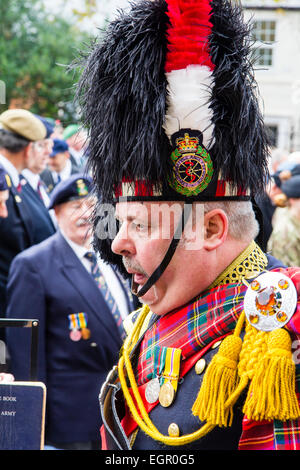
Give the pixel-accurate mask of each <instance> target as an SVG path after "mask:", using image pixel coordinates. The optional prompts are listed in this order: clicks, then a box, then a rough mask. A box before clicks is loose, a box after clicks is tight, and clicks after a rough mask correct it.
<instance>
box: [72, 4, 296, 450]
mask: <svg viewBox="0 0 300 470" xmlns="http://www.w3.org/2000/svg"><path fill="white" fill-rule="evenodd" d="M186 31H188V32H189V34H186ZM249 45H250V35H249V31H248V27H247V25H245V24H244V22H243V14H242V11H241V10H240V7H239V6H238V5H237V4H234V5H233V4H232V3H231V2H230V1H227V0H211V1H208V0H192V1H178V0H174V1H173V0H172V1H171V0H167V1H164V0H155V1H147V0H143V1H141V2H136V3H133V4H132V6H131V10H130V11H129V12H123V13H122V14H121V15H120V16H119V18H118V19H116V20H115V21H114V22H112V23H111V24H110V25H109V26H108V28H107V31H106V33H105V35H104V36H101V38H100V40H99V42H98V43H96V44H94V45H93V48H92V51H91V54H90V56H89V57H88V59H87V61H86V62H85V64H84V67H83V74H82V78H81V81H80V84H79V98H80V102H81V105H82V115H83V118H84V127H85V128H87V129H89V136H88V142H89V144H88V149H87V153H88V155H89V157H88V166H89V169H90V170H91V172H92V175H93V179H94V182H95V185H96V188H97V189H98V190H99V191H101V196H102V199H101V201H100V202H101V203H103V202H104V203H109V202H110V203H114V204H115V205H116V211H115V215H116V218H117V222H118V227H119V231H118V233H117V235H116V236H115V237H114V239H113V240H107V239H106V240H102V239H101V240H100V239H97V236H95V237H94V240H95V246H97V248H98V250H99V252H100V253H101V256H102V257H104V258H105V259H106V260H107V261H109V262H110V263H115V264H116V265H118V266H120V268H121V267H122V266H123V269H124V267H125V268H126V271H127V274H129V275H131V277H132V289H133V292H134V293H135V294H136V295H137V296H138V297H139V299H140V300H141V301H142V302H143V303H144V305H143V307H142V308H141V309H140V310H138V311H137V312H134V313H133V314H132V315H131V316H129V317H128V320H127V321H126V322H125V326H126V329H127V333H128V336H127V338H126V339H125V342H124V344H123V348H122V350H121V353H120V358H119V361H118V363H117V364H116V366H115V368H114V369H113V370H112V371H111V372H110V374H109V375H108V377H107V380H106V382H105V384H104V385H103V387H102V389H101V393H100V404H101V414H102V418H103V423H104V425H103V427H102V436H103V448H106V449H111V450H113V449H157V450H162V449H163V450H170V449H174V450H176V449H185V450H189V449H238V448H240V449H277V448H281V449H282V448H284V447H285V446H286V447H288V448H291V447H292V448H299V447H300V442H299V437H298V435H297V434H296V435H295V433H293V429H297V428H298V426H299V417H300V409H299V404H298V400H297V395H296V391H297V387H298V384H297V382H296V380H295V373H296V367H299V366H298V365H297V364H295V363H294V361H293V356H292V349H291V343H292V339H293V338H297V337H298V335H299V333H300V330H299V312H298V310H299V306H298V303H297V289H298V290H299V276H300V270H299V268H294V269H291V268H290V269H285V268H284V267H283V265H282V264H281V263H280V262H279V261H277V260H275V259H274V258H272V257H270V256H266V255H265V254H264V253H263V252H262V250H261V249H260V247H259V245H258V244H256V243H255V242H254V241H253V238H254V237H255V236H256V234H257V229H258V225H257V221H256V217H255V214H254V211H253V207H254V206H253V207H252V201H253V198H255V197H257V196H258V195H259V194H261V193H263V192H264V190H265V184H266V182H267V181H268V178H269V175H268V157H269V155H268V150H269V146H268V140H267V137H266V132H265V128H264V124H263V120H262V115H261V112H260V109H259V104H258V101H257V97H256V84H255V82H254V80H253V71H252V67H251V63H250V61H249V52H250V47H249ZM100 202H99V209H100V208H101V207H100V206H101V204H100ZM172 203H174V204H175V203H176V204H177V206H178V204H179V209H181V210H179V212H175V213H174V214H173V215H172V217H171V218H169V219H168V220H169V222H168V220H166V218H165V217H164V214H165V212H162V214H161V216H160V217H158V218H156V219H155V218H153V217H151V216H150V215H151V213H152V212H153V211H154V207H155V206H156V205H159V204H162V205H164V206H165V210H166V212H168V211H167V208H168V207H169V206H170V205H172ZM198 206H199V207H200V208H201V207H202V209H203V212H202V217H200V222H198V224H197V223H196V220H197V218H196V217H194V216H195V212H196V211H197V207H198ZM256 213H257V214H259V213H258V212H257V211H256ZM100 219H101V217H100ZM98 223H99V217H96V218H95V219H94V229H95V234H97V224H98ZM189 226H191V227H194V226H195V227H197V230H198V232H197V231H196V233H199V238H200V241H202V243H201V244H200V245H199V246H198V248H195V247H194V248H192V245H191V243H190V242H191V240H190V233H188V230H187V229H188V227H189ZM166 228H167V229H168V228H169V234H168V235H167V236H166V235H164V236H163V234H162V233H163V231H164V229H166ZM165 233H168V231H167V232H165ZM151 235H153V236H151ZM283 327H285V328H283ZM220 343H221V344H220ZM116 402H117V403H118V408H117V409H116V407H115V406H114V404H115V403H116ZM122 404H123V405H122ZM283 429H284V432H283V431H282V430H283ZM291 434H293V436H292V437H291ZM291 443H292V444H291Z"/></svg>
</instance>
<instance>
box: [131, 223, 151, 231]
mask: <svg viewBox="0 0 300 470" xmlns="http://www.w3.org/2000/svg"><path fill="white" fill-rule="evenodd" d="M132 225H133V228H134V229H135V230H137V231H138V232H144V231H145V230H148V227H147V225H145V224H141V223H139V222H132Z"/></svg>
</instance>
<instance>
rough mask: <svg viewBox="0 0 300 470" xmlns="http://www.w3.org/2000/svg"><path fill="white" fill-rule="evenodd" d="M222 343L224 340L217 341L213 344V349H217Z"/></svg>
mask: <svg viewBox="0 0 300 470" xmlns="http://www.w3.org/2000/svg"><path fill="white" fill-rule="evenodd" d="M221 343H222V341H216V342H215V344H213V345H212V347H211V349H217V348H218V347H219V346H220V344H221Z"/></svg>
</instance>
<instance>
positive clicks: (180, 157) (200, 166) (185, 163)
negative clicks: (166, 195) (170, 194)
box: [168, 129, 213, 196]
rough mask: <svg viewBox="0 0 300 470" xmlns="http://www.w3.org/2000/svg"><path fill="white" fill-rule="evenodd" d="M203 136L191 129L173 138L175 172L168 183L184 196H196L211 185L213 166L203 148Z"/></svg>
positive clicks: (184, 130) (183, 130) (182, 130)
mask: <svg viewBox="0 0 300 470" xmlns="http://www.w3.org/2000/svg"><path fill="white" fill-rule="evenodd" d="M202 139H203V137H202V134H201V132H199V131H194V130H191V129H181V131H180V132H176V133H175V134H173V136H172V143H173V148H175V150H174V151H173V152H172V154H171V160H172V164H173V171H172V174H171V176H169V178H168V181H169V184H170V186H171V187H172V188H173V189H174V190H175V191H176V192H178V193H180V194H183V195H184V196H195V195H197V194H199V193H200V192H202V191H203V190H204V189H205V188H206V187H207V186H208V184H209V183H210V181H211V178H212V175H213V164H212V161H211V158H210V155H209V153H208V151H207V150H206V149H205V147H203V146H202V145H201V144H202Z"/></svg>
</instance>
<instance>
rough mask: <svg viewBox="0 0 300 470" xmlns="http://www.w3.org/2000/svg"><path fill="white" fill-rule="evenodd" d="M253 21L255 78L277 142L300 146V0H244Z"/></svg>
mask: <svg viewBox="0 0 300 470" xmlns="http://www.w3.org/2000/svg"><path fill="white" fill-rule="evenodd" d="M242 5H243V8H244V15H245V18H246V19H249V20H250V19H251V23H253V38H254V40H255V49H256V52H255V57H256V65H255V78H256V80H257V82H258V86H259V91H260V96H261V98H262V110H263V114H264V118H265V123H266V124H267V125H268V126H269V128H270V133H271V138H272V141H273V144H274V146H276V147H278V148H282V149H286V150H288V151H290V152H293V151H299V150H300V0H242Z"/></svg>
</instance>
